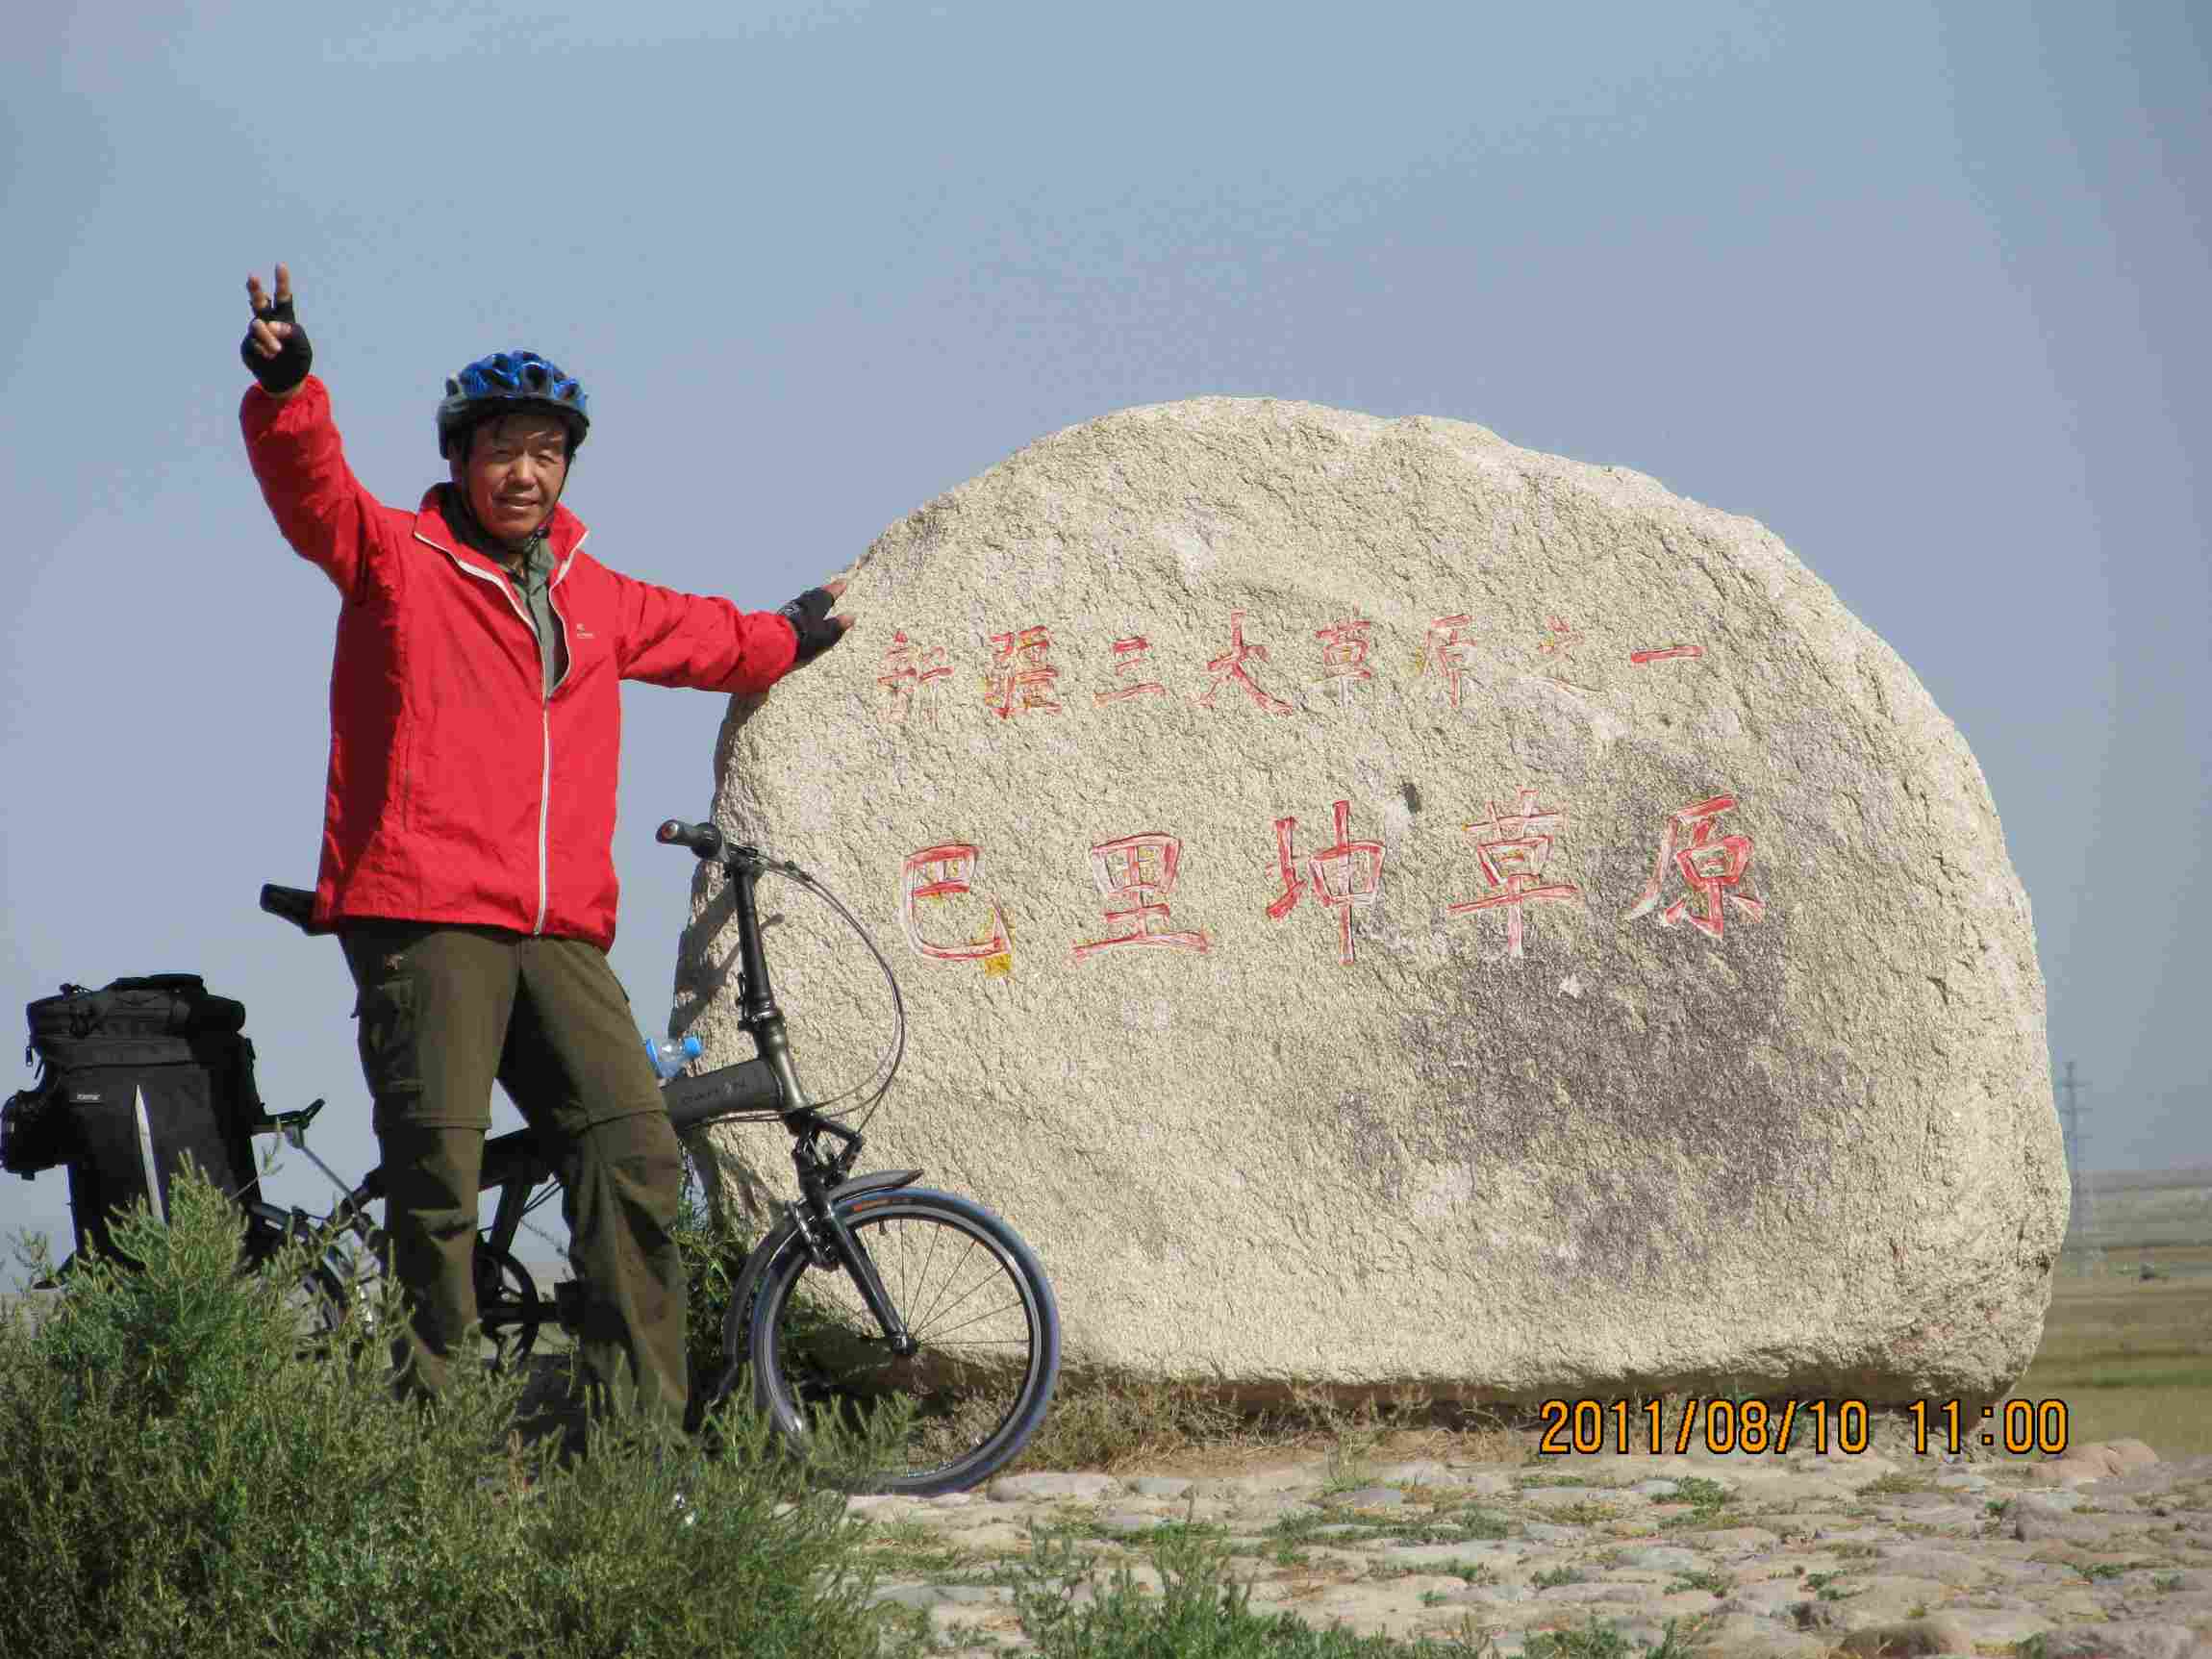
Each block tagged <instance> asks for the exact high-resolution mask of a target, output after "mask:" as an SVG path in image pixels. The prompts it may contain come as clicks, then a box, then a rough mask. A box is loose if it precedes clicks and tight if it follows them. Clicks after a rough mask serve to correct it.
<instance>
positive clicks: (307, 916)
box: [262, 881, 330, 934]
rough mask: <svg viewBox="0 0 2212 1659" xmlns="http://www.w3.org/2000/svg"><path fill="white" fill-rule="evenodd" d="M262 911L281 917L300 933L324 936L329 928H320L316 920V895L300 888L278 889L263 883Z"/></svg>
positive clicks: (270, 884) (273, 885) (268, 883)
mask: <svg viewBox="0 0 2212 1659" xmlns="http://www.w3.org/2000/svg"><path fill="white" fill-rule="evenodd" d="M262 909H264V910H265V911H267V912H268V913H269V915H271V916H281V917H284V918H285V920H287V921H289V922H290V923H291V924H292V926H294V927H296V928H298V929H299V930H300V932H302V933H306V934H323V933H328V932H329V931H330V929H329V928H327V927H323V926H319V925H318V924H317V923H316V921H315V919H314V893H312V892H308V891H307V889H305V888H300V887H278V886H276V885H275V884H274V883H273V882H265V881H264V883H262Z"/></svg>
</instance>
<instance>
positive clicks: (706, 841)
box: [655, 818, 723, 858]
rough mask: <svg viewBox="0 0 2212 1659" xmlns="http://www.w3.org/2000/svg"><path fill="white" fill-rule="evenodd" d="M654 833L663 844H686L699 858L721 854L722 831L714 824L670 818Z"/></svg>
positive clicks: (714, 856)
mask: <svg viewBox="0 0 2212 1659" xmlns="http://www.w3.org/2000/svg"><path fill="white" fill-rule="evenodd" d="M655 834H656V837H657V839H658V840H660V842H662V843H663V844H664V845H667V846H688V847H690V848H691V850H692V851H693V852H695V853H697V854H698V855H699V856H700V857H701V858H720V857H721V856H722V844H723V843H722V832H721V830H720V828H719V827H717V826H716V825H715V824H711V823H704V824H694V823H686V822H685V821H684V820H683V819H682V818H670V819H668V821H667V822H666V823H664V824H663V825H662V826H661V827H660V829H659V830H658V831H656V832H655Z"/></svg>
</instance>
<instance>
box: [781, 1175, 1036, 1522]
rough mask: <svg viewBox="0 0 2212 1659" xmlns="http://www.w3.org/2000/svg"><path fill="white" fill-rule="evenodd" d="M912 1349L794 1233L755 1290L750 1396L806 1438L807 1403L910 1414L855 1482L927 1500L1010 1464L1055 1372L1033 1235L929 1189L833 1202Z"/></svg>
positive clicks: (799, 1438)
mask: <svg viewBox="0 0 2212 1659" xmlns="http://www.w3.org/2000/svg"><path fill="white" fill-rule="evenodd" d="M837 1212H838V1215H839V1216H840V1217H841V1218H842V1219H843V1221H844V1223H845V1225H846V1226H847V1227H848V1228H850V1229H851V1232H852V1235H853V1239H854V1241H855V1243H856V1244H858V1245H859V1247H860V1248H861V1249H863V1250H865V1251H866V1252H867V1256H868V1258H869V1260H871V1261H872V1262H873V1263H874V1264H875V1269H876V1273H877V1275H878V1276H879V1277H880V1278H881V1280H882V1282H883V1287H884V1291H885V1293H886V1294H887V1295H889V1296H890V1298H891V1301H892V1306H893V1307H895V1308H896V1309H897V1310H898V1313H899V1316H900V1318H901V1319H902V1320H904V1321H905V1323H906V1327H907V1330H908V1331H909V1333H910V1334H911V1335H912V1336H913V1337H914V1339H915V1341H916V1342H917V1344H918V1347H917V1349H916V1351H915V1352H914V1353H913V1354H911V1355H908V1356H906V1357H904V1358H901V1357H900V1356H898V1355H895V1354H893V1353H892V1351H891V1345H890V1344H889V1343H888V1342H887V1341H886V1340H885V1338H884V1335H883V1331H882V1329H881V1327H880V1326H878V1325H877V1323H876V1321H875V1319H874V1317H873V1316H872V1315H871V1314H869V1312H868V1311H867V1306H866V1304H865V1303H864V1302H863V1301H862V1300H861V1295H860V1291H859V1288H858V1287H857V1286H856V1285H855V1284H854V1282H853V1280H852V1278H851V1276H850V1275H849V1274H848V1273H846V1272H845V1271H844V1270H843V1269H824V1268H820V1267H817V1265H816V1264H815V1262H814V1259H813V1258H812V1257H811V1256H810V1255H809V1254H808V1253H807V1248H806V1244H805V1243H804V1242H803V1241H802V1240H800V1239H799V1238H798V1237H797V1235H796V1234H795V1233H794V1234H793V1235H792V1236H791V1237H789V1238H788V1239H786V1240H785V1241H784V1244H783V1247H782V1248H781V1249H780V1250H778V1251H777V1252H776V1253H775V1254H774V1255H773V1256H772V1257H771V1258H770V1259H769V1261H768V1264H767V1268H766V1269H765V1270H764V1271H763V1274H762V1277H761V1281H760V1285H759V1289H758V1292H757V1294H756V1295H755V1296H754V1298H753V1306H752V1318H751V1321H750V1333H749V1340H748V1352H749V1356H750V1359H751V1362H752V1368H753V1397H754V1399H755V1401H756V1403H758V1405H759V1406H760V1408H761V1409H762V1410H763V1411H764V1412H766V1413H767V1415H768V1416H769V1418H770V1419H771V1420H773V1421H774V1423H775V1426H776V1427H777V1429H778V1430H780V1431H781V1432H782V1433H783V1435H784V1436H785V1438H786V1439H787V1440H789V1441H790V1442H791V1443H792V1445H796V1446H799V1447H800V1448H802V1449H803V1448H804V1447H805V1446H806V1445H808V1443H809V1440H810V1436H811V1433H812V1429H813V1424H814V1414H817V1413H827V1414H829V1415H830V1416H831V1417H832V1418H833V1419H834V1420H836V1421H838V1422H840V1423H842V1424H843V1425H845V1426H847V1427H851V1428H854V1429H860V1430H865V1429H866V1428H867V1424H868V1422H869V1420H871V1419H872V1418H873V1417H874V1415H875V1414H876V1412H877V1411H879V1410H880V1409H882V1408H883V1407H884V1406H885V1405H886V1404H887V1403H889V1402H891V1401H892V1400H904V1401H906V1402H908V1403H909V1404H911V1406H912V1407H913V1417H912V1420H911V1421H910V1422H909V1424H908V1426H907V1430H906V1433H905V1435H904V1436H903V1438H902V1440H901V1441H900V1443H899V1444H898V1445H895V1446H894V1447H893V1448H892V1461H891V1463H890V1465H889V1466H888V1467H886V1468H882V1469H878V1470H872V1471H870V1472H869V1474H868V1475H867V1477H866V1479H865V1481H864V1482H862V1484H865V1485H866V1486H867V1488H869V1489H870V1490H873V1491H878V1492H898V1493H907V1494H911V1495H914V1496H931V1495H933V1494H936V1493H942V1492H958V1491H960V1490H961V1489H963V1488H965V1487H969V1486H973V1485H975V1484H976V1483H977V1482H978V1481H981V1480H984V1479H986V1478H988V1477H989V1476H990V1475H991V1474H992V1473H993V1471H994V1470H998V1469H1000V1468H1002V1467H1004V1466H1005V1464H1006V1463H1008V1462H1009V1461H1010V1460H1011V1459H1012V1458H1013V1457H1014V1456H1015V1455H1016V1454H1017V1453H1018V1452H1019V1451H1020V1449H1021V1448H1022V1446H1023V1445H1025V1444H1027V1442H1028V1440H1029V1437H1030V1436H1031V1435H1032V1434H1034V1433H1036V1432H1037V1427H1038V1424H1040V1423H1041V1422H1043V1420H1044V1412H1045V1408H1046V1406H1047V1405H1049V1404H1050V1402H1051V1398H1052V1388H1053V1384H1054V1383H1055V1382H1056V1381H1057V1380H1058V1378H1059V1374H1060V1313H1059V1309H1058V1307H1057V1305H1056V1304H1055V1303H1054V1301H1053V1298H1052V1287H1051V1285H1050V1283H1049V1282H1047V1280H1046V1279H1045V1277H1044V1270H1043V1268H1041V1267H1039V1266H1038V1263H1037V1258H1036V1257H1035V1256H1034V1255H1032V1254H1031V1253H1030V1249H1029V1246H1028V1245H1027V1244H1023V1243H1022V1242H1021V1239H1020V1237H1019V1236H1018V1234H1016V1233H1015V1231H1014V1229H1013V1228H1011V1227H1009V1226H1008V1225H1007V1224H1006V1223H1005V1222H1004V1221H1002V1220H1000V1219H998V1218H997V1217H996V1216H994V1215H993V1214H992V1213H991V1212H990V1211H989V1210H987V1209H985V1208H984V1207H983V1206H982V1205H980V1204H978V1203H975V1202H973V1201H972V1200H970V1199H968V1198H962V1197H957V1196H955V1195H953V1194H949V1193H939V1192H934V1191H932V1190H930V1189H928V1188H925V1187H902V1188H897V1189H894V1190H889V1191H877V1192H872V1193H863V1194H856V1195H854V1196H852V1197H849V1198H844V1199H841V1200H839V1202H838V1206H837Z"/></svg>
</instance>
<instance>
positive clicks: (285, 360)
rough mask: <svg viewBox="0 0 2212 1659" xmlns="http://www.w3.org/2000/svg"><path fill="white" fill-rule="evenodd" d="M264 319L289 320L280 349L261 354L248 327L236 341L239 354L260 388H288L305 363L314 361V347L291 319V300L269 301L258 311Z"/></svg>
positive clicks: (302, 372)
mask: <svg viewBox="0 0 2212 1659" xmlns="http://www.w3.org/2000/svg"><path fill="white" fill-rule="evenodd" d="M259 316H260V317H261V320H262V321H264V322H289V323H291V333H289V334H288V335H286V336H284V337H283V339H282V344H283V347H284V349H283V350H281V351H279V352H278V353H277V354H276V356H274V357H264V356H262V354H261V353H260V352H259V351H257V350H256V349H255V348H254V334H253V330H252V329H250V328H249V329H247V330H246V337H245V339H242V340H240V341H239V356H240V357H242V358H244V359H245V362H246V367H247V369H248V370H250V371H251V372H252V374H253V377H254V378H255V379H256V380H258V381H260V382H261V383H262V390H264V391H289V390H291V389H292V388H293V387H295V386H297V385H298V384H299V383H300V382H301V381H303V380H305V379H306V378H307V371H308V367H309V365H310V364H313V363H314V347H312V346H310V345H309V344H308V342H307V331H306V330H305V329H303V328H301V327H300V325H299V324H298V323H297V322H295V321H293V319H292V314H291V301H290V300H289V299H280V300H274V301H271V302H270V305H269V308H268V310H266V311H264V312H261V313H259Z"/></svg>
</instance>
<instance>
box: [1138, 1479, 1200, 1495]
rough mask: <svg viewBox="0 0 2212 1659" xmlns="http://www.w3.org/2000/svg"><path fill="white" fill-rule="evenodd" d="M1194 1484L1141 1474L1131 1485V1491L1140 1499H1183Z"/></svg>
mask: <svg viewBox="0 0 2212 1659" xmlns="http://www.w3.org/2000/svg"><path fill="white" fill-rule="evenodd" d="M1194 1484H1195V1483H1194V1482H1192V1481H1188V1480H1180V1479H1176V1478H1174V1477H1172V1476H1169V1475H1158V1474H1141V1475H1139V1476H1137V1478H1136V1479H1134V1480H1132V1481H1131V1482H1130V1483H1129V1490H1130V1491H1131V1492H1134V1493H1135V1494H1136V1495H1137V1496H1139V1497H1181V1496H1184V1495H1185V1494H1186V1493H1188V1492H1190V1491H1191V1489H1192V1487H1193V1486H1194Z"/></svg>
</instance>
